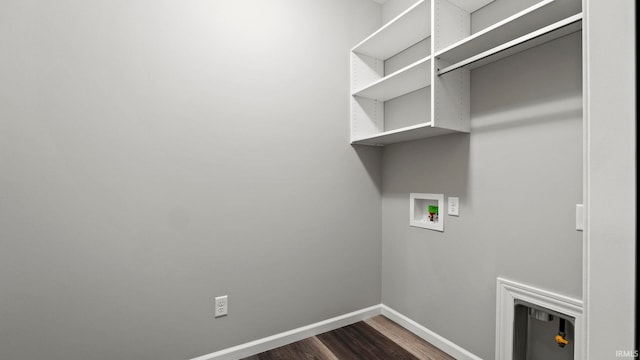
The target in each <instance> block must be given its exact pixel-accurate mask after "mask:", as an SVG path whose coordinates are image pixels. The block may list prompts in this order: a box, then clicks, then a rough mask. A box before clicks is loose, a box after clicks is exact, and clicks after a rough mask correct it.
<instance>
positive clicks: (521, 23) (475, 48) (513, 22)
mask: <svg viewBox="0 0 640 360" xmlns="http://www.w3.org/2000/svg"><path fill="white" fill-rule="evenodd" d="M575 4H576V3H575V2H570V1H562V0H543V1H541V2H539V3H537V4H535V5H533V6H531V7H529V8H527V9H525V10H523V11H521V12H519V13H517V14H515V15H513V16H510V17H508V18H506V19H504V20H502V21H500V22H498V23H495V24H494V25H492V26H489V27H487V28H486V29H484V30H481V31H479V32H477V33H475V34H473V35H471V36H469V37H466V38H464V39H462V40H460V41H458V42H456V43H454V44H451V45H449V46H447V47H446V48H444V49H442V50H436V52H435V54H434V57H435V58H437V59H439V60H444V61H446V62H449V63H457V62H461V61H463V60H465V59H469V58H471V57H473V56H475V55H478V54H481V53H484V52H485V51H487V50H489V49H492V48H497V47H500V46H502V45H504V44H508V43H510V42H512V41H513V40H514V39H517V38H521V37H525V36H526V35H528V34H534V33H536V32H537V31H539V30H540V29H543V28H545V27H547V26H549V25H551V24H554V23H557V22H560V21H562V20H565V19H567V18H569V17H571V16H572V15H576V14H579V13H580V12H581V11H580V9H579V8H577V7H576V5H575Z"/></svg>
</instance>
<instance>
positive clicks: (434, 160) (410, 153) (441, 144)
mask: <svg viewBox="0 0 640 360" xmlns="http://www.w3.org/2000/svg"><path fill="white" fill-rule="evenodd" d="M382 158H383V164H384V169H383V170H384V171H383V176H382V184H383V187H384V193H386V194H392V193H400V194H401V196H408V193H409V192H426V193H436V194H445V196H448V195H451V196H458V197H461V198H466V196H467V193H468V186H469V158H470V135H469V134H466V133H458V134H450V135H444V136H436V137H431V138H427V139H422V140H416V141H409V142H404V143H399V144H394V145H389V146H386V147H385V148H384V151H383V155H382Z"/></svg>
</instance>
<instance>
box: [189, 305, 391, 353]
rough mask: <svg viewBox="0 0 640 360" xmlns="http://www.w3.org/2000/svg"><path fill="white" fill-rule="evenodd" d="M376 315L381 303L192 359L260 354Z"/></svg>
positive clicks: (378, 312)
mask: <svg viewBox="0 0 640 360" xmlns="http://www.w3.org/2000/svg"><path fill="white" fill-rule="evenodd" d="M376 315H380V305H374V306H371V307H368V308H365V309H362V310H358V311H354V312H351V313H348V314H344V315H340V316H336V317H334V318H331V319H328V320H324V321H320V322H317V323H315V324H311V325H307V326H303V327H300V328H297V329H293V330H289V331H285V332H283V333H280V334H277V335H273V336H269V337H266V338H263V339H259V340H255V341H251V342H248V343H246V344H242V345H238V346H234V347H231V348H228V349H224V350H220V351H216V352H214V353H211V354H208V355H203V356H199V357H197V358H193V359H191V360H237V359H241V358H244V357H247V356H251V355H255V354H259V353H261V352H264V351H268V350H271V349H275V348H277V347H280V346H284V345H287V344H291V343H293V342H296V341H300V340H302V339H306V338H308V337H311V336H315V335H319V334H322V333H325V332H327V331H331V330H335V329H339V328H341V327H343V326H347V325H351V324H355V323H357V322H358V321H362V320H366V319H369V318H371V317H374V316H376Z"/></svg>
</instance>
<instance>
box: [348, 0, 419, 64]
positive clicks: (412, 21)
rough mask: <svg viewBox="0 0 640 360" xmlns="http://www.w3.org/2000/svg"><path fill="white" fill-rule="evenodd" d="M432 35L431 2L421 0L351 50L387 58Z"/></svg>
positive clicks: (377, 57) (382, 58) (383, 58)
mask: <svg viewBox="0 0 640 360" xmlns="http://www.w3.org/2000/svg"><path fill="white" fill-rule="evenodd" d="M430 35H431V2H430V1H428V0H420V1H418V2H417V3H415V4H414V5H413V6H411V7H410V8H409V9H407V10H405V11H404V12H403V13H401V14H400V15H398V16H396V17H395V18H394V19H393V20H391V21H389V22H388V23H387V24H386V25H384V26H383V27H381V28H380V29H379V30H378V31H376V32H374V33H373V34H371V35H370V36H369V37H367V38H366V39H364V40H362V41H361V42H360V43H359V44H358V45H356V46H354V47H353V49H351V51H352V52H354V53H358V54H363V55H367V56H371V57H374V58H376V59H381V60H386V59H388V58H390V57H391V56H393V55H395V54H397V53H399V52H401V51H402V50H405V49H406V48H408V47H410V46H411V45H414V44H416V43H417V42H419V41H420V40H423V39H425V38H427V37H429V36H430Z"/></svg>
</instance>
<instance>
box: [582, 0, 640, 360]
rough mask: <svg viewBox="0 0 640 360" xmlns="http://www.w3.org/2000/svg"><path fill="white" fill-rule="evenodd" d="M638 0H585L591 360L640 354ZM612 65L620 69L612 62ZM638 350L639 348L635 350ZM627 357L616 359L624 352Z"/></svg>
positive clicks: (586, 291) (587, 302) (587, 289)
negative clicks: (639, 290) (639, 284)
mask: <svg viewBox="0 0 640 360" xmlns="http://www.w3.org/2000/svg"><path fill="white" fill-rule="evenodd" d="M636 3H637V2H636V1H632V0H622V1H615V2H602V1H593V0H586V1H585V4H586V6H585V8H586V9H585V23H586V26H587V27H586V29H587V30H586V40H587V47H586V51H585V54H586V57H587V62H586V70H587V75H588V78H587V81H585V89H586V95H587V100H588V107H589V111H588V113H587V114H588V117H587V119H586V124H587V132H586V143H587V159H586V164H587V165H586V172H585V180H586V185H585V193H586V199H587V204H586V205H587V206H586V209H587V236H588V238H587V239H586V243H587V244H588V245H587V247H586V248H587V251H586V252H585V263H586V267H587V271H588V274H589V276H588V277H587V278H586V279H585V286H584V288H585V289H584V299H585V307H586V315H587V329H588V330H587V340H588V345H589V348H588V358H587V359H590V360H599V359H614V358H624V357H626V358H632V357H633V351H634V350H635V351H636V356H637V350H638V349H637V346H638V344H637V343H635V344H634V341H637V333H636V331H637V328H636V327H637V324H636V323H635V319H636V317H635V313H636V311H637V309H636V301H637V300H636V297H635V288H636V281H637V280H636V275H635V274H636V271H637V269H636V267H637V264H636V262H637V260H636V251H637V249H636V246H637V245H636V241H637V238H636V231H637V230H636V227H637V222H636V212H637V210H636V206H637V204H636V171H637V152H636V150H637V139H636V130H637V125H636V124H637V109H636V107H637V105H636V66H637V63H636V61H637V60H636V46H635V44H636V42H635V37H636V35H635V30H636V29H635V27H636V21H637V19H636V17H635V14H636V12H635V10H636V9H635V6H636ZM612 59H613V63H612V62H611V60H612ZM634 347H636V348H635V349H634ZM618 351H620V352H622V353H621V354H618V355H624V356H616V354H617V352H618Z"/></svg>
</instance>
